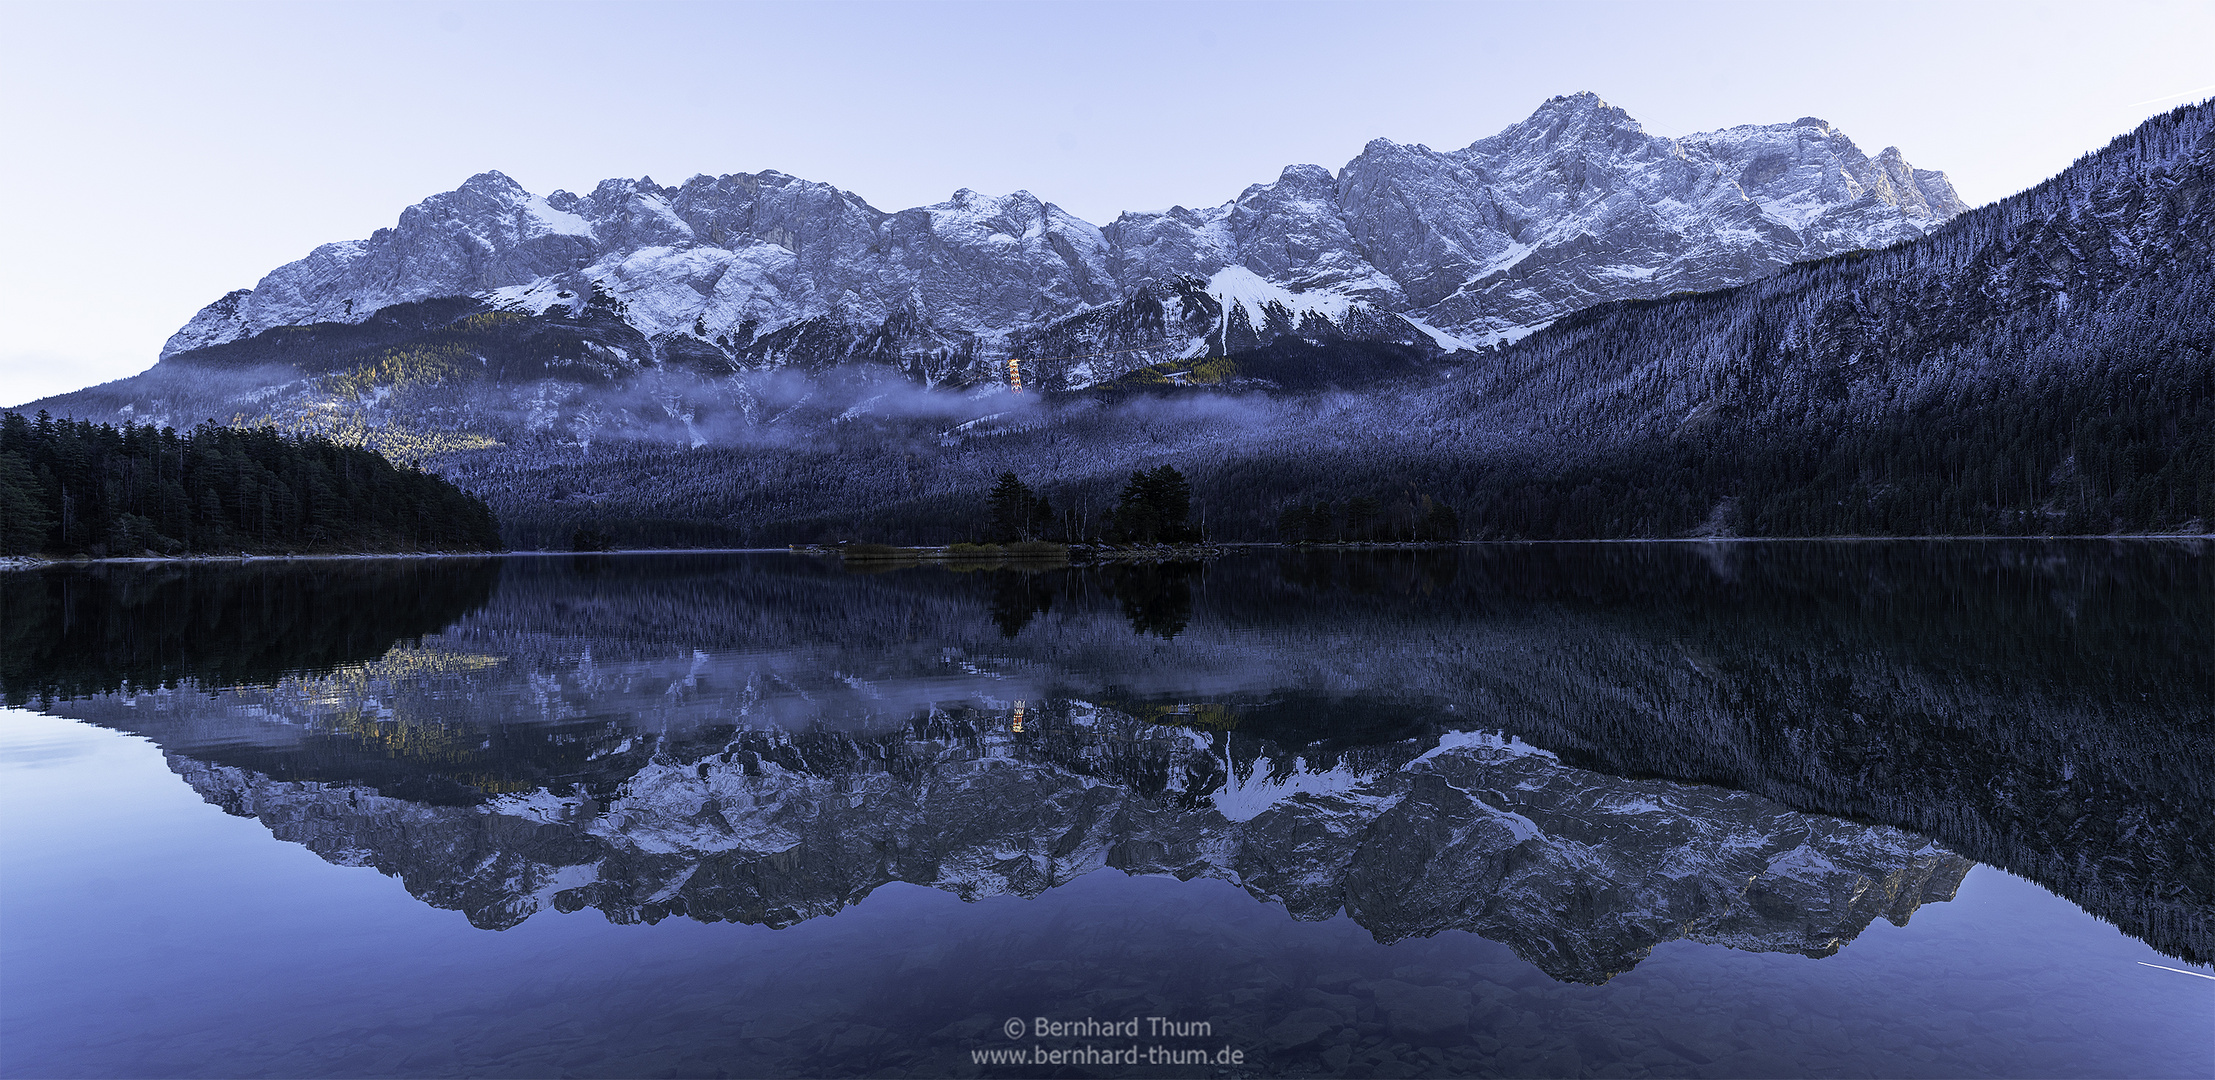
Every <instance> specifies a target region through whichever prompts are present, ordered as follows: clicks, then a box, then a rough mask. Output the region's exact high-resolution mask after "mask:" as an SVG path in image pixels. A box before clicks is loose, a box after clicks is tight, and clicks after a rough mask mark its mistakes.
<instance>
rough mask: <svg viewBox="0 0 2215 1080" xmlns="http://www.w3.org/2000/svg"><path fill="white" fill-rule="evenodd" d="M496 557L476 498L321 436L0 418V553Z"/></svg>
mask: <svg viewBox="0 0 2215 1080" xmlns="http://www.w3.org/2000/svg"><path fill="white" fill-rule="evenodd" d="M500 546H501V545H500V531H499V525H498V524H497V523H496V522H495V521H494V520H493V517H492V511H491V510H490V509H489V508H487V507H486V505H485V503H484V501H483V500H481V499H478V498H476V497H475V496H473V495H470V494H468V493H467V492H464V491H462V490H461V489H460V488H457V487H455V486H454V485H453V484H451V483H448V482H447V481H445V480H443V479H440V478H439V477H436V476H432V475H430V474H428V473H425V472H423V471H421V470H419V469H415V468H401V467H396V466H394V465H393V464H392V463H391V462H389V461H386V460H385V459H384V458H383V457H381V456H379V455H377V454H376V453H374V452H371V451H368V450H363V449H359V448H355V447H347V446H340V445H338V444H336V443H333V442H331V441H330V440H328V439H324V438H321V437H316V436H287V435H282V434H279V433H278V432H277V431H275V430H274V429H270V428H253V429H239V428H227V427H218V426H216V425H213V424H204V425H201V426H200V427H197V428H195V429H193V430H192V431H190V432H188V433H185V434H179V433H178V432H177V431H175V430H174V429H171V428H159V429H157V428H155V427H154V426H152V425H150V424H145V425H126V426H124V427H120V428H118V427H115V426H112V425H108V424H100V425H97V426H96V425H94V424H91V423H89V422H85V421H77V422H70V421H66V420H55V419H52V418H51V417H49V416H47V415H46V414H45V413H44V412H41V413H39V415H38V418H37V419H36V420H30V419H26V418H24V417H23V416H22V415H21V414H18V413H12V412H11V413H7V414H5V415H4V416H0V554H10V555H29V554H47V555H92V556H95V557H98V556H108V555H114V556H134V555H142V554H149V553H150V554H154V555H183V554H188V553H193V552H234V551H252V552H313V551H432V550H466V551H491V550H498V549H499V548H500Z"/></svg>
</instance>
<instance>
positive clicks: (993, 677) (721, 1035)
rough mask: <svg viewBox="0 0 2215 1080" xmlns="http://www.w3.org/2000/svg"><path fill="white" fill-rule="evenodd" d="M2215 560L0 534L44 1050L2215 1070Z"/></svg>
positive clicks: (647, 1063) (154, 1059) (206, 1068)
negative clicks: (71, 563) (23, 543)
mask: <svg viewBox="0 0 2215 1080" xmlns="http://www.w3.org/2000/svg"><path fill="white" fill-rule="evenodd" d="M2211 556H2215V547H2211V546H2209V545H2206V544H2202V543H2188V542H2178V543H2164V542H2144V543H2104V542H2101V543H2094V542H2068V543H2014V542H1961V543H1809V544H1726V545H1666V544H1642V545H1609V544H1591V545H1532V546H1513V545H1503V546H1485V547H1470V548H1464V549H1458V550H1440V551H1423V552H1393V553H1339V554H1329V553H1325V554H1309V553H1298V552H1284V551H1256V552H1252V553H1246V554H1237V555H1232V556H1229V557H1226V558H1223V559H1220V560H1217V561H1214V562H1210V563H1208V564H1206V565H1204V566H1203V565H1197V564H1193V565H1159V566H1136V567H1106V568H1057V569H1046V570H1042V571H1040V570H1030V569H1024V570H1018V569H1011V568H984V569H976V570H969V571H965V572H957V571H953V570H948V569H943V568H936V567H913V566H910V567H886V568H880V569H878V570H877V571H876V572H857V571H855V570H852V569H848V568H842V567H841V566H839V565H838V564H837V563H836V562H835V561H824V560H820V559H813V558H807V557H802V556H793V555H784V554H761V555H614V556H576V557H569V556H560V557H514V558H506V559H484V560H422V561H391V562H291V563H256V564H248V565H243V566H242V565H229V566H219V565H189V566H188V565H147V566H122V565H118V566H98V567H73V568H52V569H45V570H39V571H26V572H15V573H4V574H0V693H4V694H5V697H6V707H5V708H0V1073H4V1074H5V1075H7V1076H11V1077H14V1076H22V1077H30V1076H194V1077H197V1076H214V1077H230V1076H446V1075H470V1076H786V1075H804V1076H911V1075H920V1076H940V1075H955V1076H980V1075H982V1076H1035V1075H1056V1076H1088V1075H1090V1076H1264V1075H1266V1076H1276V1075H1308V1074H1319V1075H1333V1076H1352V1077H1359V1076H1380V1077H1381V1076H1430V1075H1440V1076H1447V1075H1500V1076H1586V1075H1589V1076H1649V1075H1651V1076H1824V1077H1833V1076H1836V1077H1856V1076H2022V1077H2031V1076H2117V1077H2156V1076H2194V1077H2206V1076H2215V979H2211V978H2208V977H2206V976H2208V975H2211V974H2215V971H2211V969H2210V968H2209V966H2208V963H2209V961H2210V960H2211V959H2215V558H2211ZM1042 1024H1045V1025H1048V1026H1046V1027H1044V1028H1041V1025H1042ZM1054 1024H1064V1025H1070V1026H1065V1027H1058V1028H1057V1027H1053V1026H1051V1025H1054ZM1011 1030H1012V1032H1013V1034H1012V1037H1011V1034H1010V1032H1011ZM1011 1054H1027V1055H1031V1057H1030V1059H1029V1060H1028V1061H1027V1062H1021V1063H1017V1061H1015V1060H1013V1059H1010V1058H1009V1057H1008V1055H1011ZM1054 1055H1060V1056H1059V1057H1058V1058H1056V1057H1054ZM1042 1056H1043V1058H1044V1060H1043V1063H1041V1057H1042Z"/></svg>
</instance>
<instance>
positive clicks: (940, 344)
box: [162, 93, 1965, 386]
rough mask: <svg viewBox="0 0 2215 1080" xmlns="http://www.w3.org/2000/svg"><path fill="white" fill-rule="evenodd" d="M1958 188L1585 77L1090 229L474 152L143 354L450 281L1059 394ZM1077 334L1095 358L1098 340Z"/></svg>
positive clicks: (1954, 209) (1843, 223) (1776, 244)
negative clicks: (1682, 117)
mask: <svg viewBox="0 0 2215 1080" xmlns="http://www.w3.org/2000/svg"><path fill="white" fill-rule="evenodd" d="M1963 209H1965V206H1964V204H1963V203H1962V202H1961V200H1960V199H1959V198H1958V197H1957V196H1956V195H1955V194H1954V191H1953V188H1952V186H1951V185H1950V184H1948V183H1947V181H1946V178H1945V176H1944V174H1942V173H1938V172H1933V171H1928V170H1920V169H1915V168H1912V167H1910V166H1909V165H1908V163H1907V162H1906V161H1905V160H1904V159H1903V158H1902V157H1901V155H1900V153H1899V151H1898V150H1897V149H1886V150H1884V151H1883V152H1882V153H1880V154H1878V155H1877V156H1875V157H1873V158H1872V157H1869V156H1867V155H1865V154H1864V153H1862V152H1861V150H1859V149H1858V148H1857V147H1856V146H1855V145H1854V143H1853V142H1852V141H1851V140H1850V139H1848V138H1847V137H1846V136H1845V135H1844V134H1842V133H1840V132H1838V131H1837V130H1835V129H1834V128H1832V127H1831V126H1830V125H1829V124H1827V123H1825V122H1823V121H1821V120H1817V119H1813V118H1803V119H1800V120H1795V121H1792V122H1790V123H1784V124H1771V125H1766V126H1745V127H1734V128H1727V129H1724V130H1721V131H1715V132H1708V133H1703V134H1697V135H1690V136H1686V137H1683V138H1665V137H1661V136H1656V135H1651V134H1648V133H1647V132H1646V131H1645V130H1644V129H1643V128H1642V127H1641V126H1640V125H1639V124H1638V123H1637V121H1635V120H1633V119H1632V118H1631V117H1630V115H1629V114H1628V113H1626V112H1624V111H1623V110H1621V109H1619V108H1616V107H1614V106H1611V105H1609V104H1607V103H1606V102H1604V101H1602V100H1600V99H1599V98H1598V97H1597V96H1595V95H1593V94H1589V93H1585V94H1577V95H1574V96H1569V97H1559V98H1554V99H1552V100H1549V101H1547V102H1546V103H1545V104H1544V105H1542V106H1540V107H1539V109H1538V110H1537V111H1536V112H1535V113H1533V114H1532V115H1531V117H1530V118H1529V119H1527V120H1525V121H1523V122H1522V123H1519V124H1516V125H1514V126H1512V127H1510V128H1508V129H1507V130H1505V131H1502V132H1500V133H1499V134H1497V135H1494V136H1492V137H1490V138H1486V139H1482V140H1479V141H1477V142H1475V143H1472V144H1471V145H1469V146H1467V147H1465V148H1463V149H1460V150H1448V151H1440V150H1433V149H1430V148H1429V147H1425V146H1420V145H1403V144H1399V143H1394V142H1391V141H1389V140H1384V139H1379V140H1377V141H1374V142H1372V143H1370V144H1369V145H1368V146H1367V147H1366V148H1365V149H1364V150H1363V151H1362V152H1361V154H1360V155H1359V156H1357V157H1355V158H1354V159H1353V160H1352V161H1350V162H1348V163H1346V165H1345V166H1344V167H1343V168H1341V169H1340V170H1339V171H1338V172H1337V173H1336V174H1335V175H1334V174H1333V173H1331V172H1329V171H1328V170H1325V169H1322V168H1320V167H1317V166H1313V165H1295V166H1292V167H1290V168H1288V169H1286V170H1284V172H1283V174H1282V175H1281V176H1279V177H1278V179H1277V180H1276V181H1275V182H1273V183H1267V184H1257V185H1254V186H1253V187H1250V188H1248V189H1247V190H1246V191H1245V192H1244V193H1242V194H1240V195H1239V196H1238V197H1237V198H1236V199H1233V200H1232V201H1230V202H1227V203H1224V204H1222V205H1220V206H1216V207H1213V208H1207V209H1198V210H1193V209H1186V208H1184V207H1173V208H1171V209H1168V210H1164V211H1159V212H1149V213H1126V214H1123V215H1122V216H1120V217H1118V218H1117V219H1116V220H1115V221H1114V222H1112V223H1110V224H1108V225H1107V226H1105V227H1100V226H1095V225H1093V224H1091V223H1089V222H1086V221H1084V220H1082V219H1080V218H1077V217H1076V216H1074V215H1072V214H1070V213H1068V212H1066V211H1064V210H1062V209H1061V208H1059V207H1057V206H1055V205H1053V204H1052V203H1048V202H1043V201H1041V200H1039V199H1038V198H1036V197H1034V196H1032V195H1031V194H1029V193H1028V192H1016V193H1014V194H1011V195H1004V196H998V197H993V196H987V195H982V194H979V193H977V192H974V191H970V190H967V189H964V190H962V191H959V192H956V193H955V194H954V196H953V197H952V198H951V199H949V200H947V201H946V202H943V203H938V204H936V205H932V206H924V207H917V208H914V209H909V210H902V211H899V212H896V213H886V212H884V211H881V210H878V209H877V208H875V207H873V206H870V205H869V204H868V203H867V202H865V201H863V200H862V199H861V198H860V197H859V196H857V195H854V194H853V193H851V192H847V191H843V190H840V189H838V188H835V187H832V186H830V185H828V184H824V183H819V182H815V181H809V180H802V179H800V178H797V177H793V176H787V175H785V174H783V173H779V172H774V171H771V172H761V173H752V174H748V173H736V174H731V175H727V176H720V177H710V176H705V175H702V176H696V177H694V178H692V179H691V180H688V181H686V182H685V183H684V184H682V185H680V186H677V187H665V186H662V185H658V184H656V183H654V182H653V181H652V180H650V179H638V180H608V181H604V182H602V183H601V184H600V185H599V186H598V187H596V188H594V189H593V190H592V191H591V192H590V193H589V194H586V195H581V196H580V195H574V194H571V193H569V192H566V191H557V192H554V193H553V194H551V195H545V196H540V195H536V194H533V193H531V192H529V191H526V190H525V189H523V188H522V187H521V186H520V185H518V184H516V183H515V182H514V181H513V180H510V179H509V178H507V177H506V176H503V175H501V174H500V173H497V172H486V173H482V174H479V175H477V176H475V177H472V178H470V179H469V180H468V181H467V182H466V183H464V184H463V185H462V186H461V187H460V188H458V189H456V190H454V191H450V192H446V193H444V194H440V195H434V196H432V197H430V198H428V199H425V200H424V201H422V202H420V203H418V204H416V205H414V206H412V207H409V208H408V209H407V210H405V211H403V212H402V213H401V215H400V220H399V223H398V224H397V225H396V226H395V227H393V228H390V229H380V230H378V231H377V233H376V234H375V235H373V236H371V237H369V238H368V239H366V240H354V241H346V242H341V243H334V244H325V245H323V246H322V247H319V248H317V249H315V250H314V251H313V252H311V253H310V254H309V255H308V256H307V257H306V258H304V259H301V260H299V261H298V262H293V263H289V264H286V265H284V266H281V267H279V268H277V269H276V270H273V271H271V272H270V273H269V274H268V275H267V276H266V277H264V278H263V279H262V280H261V282H260V283H259V284H257V285H256V286H255V287H254V288H253V289H251V290H239V291H237V292H233V293H231V294H229V295H227V296H225V297H223V298H222V299H220V300H217V301H216V302H215V303H212V304H210V305H208V306H207V307H206V308H205V309H203V310H202V311H201V312H200V313H199V314H198V315H196V316H195V317H194V318H193V319H192V320H191V321H190V322H189V323H187V324H186V325H185V326H184V328H183V329H181V330H179V331H178V332H177V333H176V335H175V336H173V337H172V338H171V339H170V340H169V342H168V344H167V345H166V347H165V348H164V350H163V354H162V355H163V357H164V358H167V357H170V356H174V355H177V354H180V353H186V352H190V351H192V350H195V349H200V348H205V347H208V346H211V345H218V344H223V343H226V342H233V341H238V340H241V339H246V338H251V337H253V336H254V335H257V334H259V333H262V332H263V331H266V330H270V329H272V328H275V327H281V326H298V325H305V324H310V323H318V322H337V323H358V322H362V321H364V320H367V319H368V318H369V317H370V316H371V315H372V314H374V313H375V312H377V311H378V310H379V309H382V308H385V307H387V306H389V305H393V304H399V303H405V302H411V301H421V300H427V299H433V298H445V297H471V298H476V299H478V300H481V301H483V302H486V303H489V304H492V305H494V306H496V307H498V308H501V309H505V310H510V311H520V312H525V313H528V314H530V315H534V316H536V315H555V316H560V315H580V314H582V313H583V312H584V310H585V309H586V307H587V306H588V305H591V304H593V302H594V301H599V302H600V303H601V305H602V306H603V307H604V308H606V309H608V310H611V311H613V312H615V313H616V314H618V315H619V316H620V318H621V319H622V320H623V321H625V322H627V323H629V324H630V325H631V326H632V327H634V328H635V329H636V330H637V331H638V332H639V333H640V334H641V335H642V336H643V337H644V338H645V339H646V340H647V342H648V343H649V344H650V346H651V347H652V349H653V350H654V352H655V354H656V355H655V357H652V358H640V359H664V358H684V359H688V360H692V361H706V362H709V363H710V364H711V365H712V363H713V362H714V361H715V360H717V359H718V358H720V359H721V360H722V361H724V362H726V363H728V364H729V365H730V366H731V367H732V368H748V367H760V366H769V365H775V364H778V363H781V362H786V361H802V362H805V363H808V364H810V365H816V364H823V363H834V362H838V361H839V360H842V359H846V358H849V357H853V356H857V355H863V354H866V355H870V356H872V357H883V356H886V355H897V356H902V357H920V356H926V355H928V356H936V357H941V358H946V359H947V360H949V361H951V362H950V363H945V364H941V365H939V366H938V367H937V368H935V369H934V370H935V371H939V372H952V371H959V370H965V369H966V368H968V367H971V366H974V365H976V364H977V363H979V362H992V363H997V361H998V360H999V358H1002V357H1006V356H1044V355H1049V354H1051V355H1064V354H1066V355H1069V356H1074V357H1078V359H1077V360H1075V362H1073V363H1071V364H1068V365H1065V366H1063V367H1061V368H1058V369H1056V370H1055V371H1054V372H1052V373H1051V374H1052V376H1053V378H1054V379H1055V381H1057V382H1059V383H1061V384H1062V385H1068V386H1081V385H1086V384H1089V383H1092V382H1097V381H1100V380H1102V379H1105V378H1110V377H1113V376H1114V375H1115V374H1118V373H1119V372H1120V371H1121V370H1125V369H1128V368H1130V367H1136V366H1139V365H1141V364H1145V363H1151V362H1154V361H1158V360H1162V359H1170V358H1175V357H1180V356H1202V355H1211V354H1219V353H1222V352H1226V351H1233V350H1235V349H1236V348H1238V347H1240V346H1241V345H1247V346H1249V347H1250V346H1251V345H1254V344H1265V343H1266V342H1267V341H1268V340H1270V339H1272V338H1274V337H1276V336H1280V335H1283V334H1297V335H1299V336H1302V337H1307V338H1310V339H1318V338H1329V337H1354V338H1363V339H1368V340H1383V341H1405V342H1408V343H1412V344H1417V345H1422V346H1424V347H1435V348H1439V349H1444V350H1454V349H1459V348H1464V347H1468V346H1471V345H1481V344H1487V343H1493V342H1500V341H1505V340H1512V339H1515V338H1517V337H1520V336H1522V335H1524V334H1527V333H1529V332H1530V331H1531V330H1533V329H1535V328H1537V327H1540V326H1543V325H1545V324H1546V323H1547V322H1549V321H1550V320H1553V319H1555V318H1557V317H1559V316H1561V315H1563V314H1566V313H1567V312H1569V311H1572V310H1575V309H1578V308H1581V307H1585V306H1588V305H1590V304H1593V303H1596V302H1600V301H1605V300H1615V299H1627V298H1647V297H1657V296H1663V295H1667V294H1669V293H1672V292H1678V291H1684V290H1706V289H1714V288H1720V287H1724V286H1728V285H1734V284H1738V283H1742V282H1745V281H1748V280H1751V279H1754V278H1757V277H1760V276H1762V275H1763V274H1765V273H1768V272H1769V271H1772V270H1774V269H1776V268H1778V267H1781V266H1784V265H1786V264H1789V263H1792V262H1795V261H1799V260H1804V259H1809V258H1815V257H1820V256H1825V255H1830V254H1835V253H1839V252H1843V251H1849V250H1854V249H1860V248H1870V247H1881V246H1884V245H1887V244H1891V243H1894V242H1897V241H1900V240H1905V239H1909V238H1912V237H1915V236H1919V235H1922V234H1923V233H1925V232H1927V231H1929V230H1930V229H1931V228H1933V227H1935V226H1937V225H1939V224H1941V223H1943V222H1945V221H1946V220H1947V219H1949V218H1951V217H1952V216H1954V215H1955V214H1957V213H1960V212H1961V211H1962V210H1963ZM1101 353H1106V354H1108V355H1106V356H1101V355H1098V354H1101Z"/></svg>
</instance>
